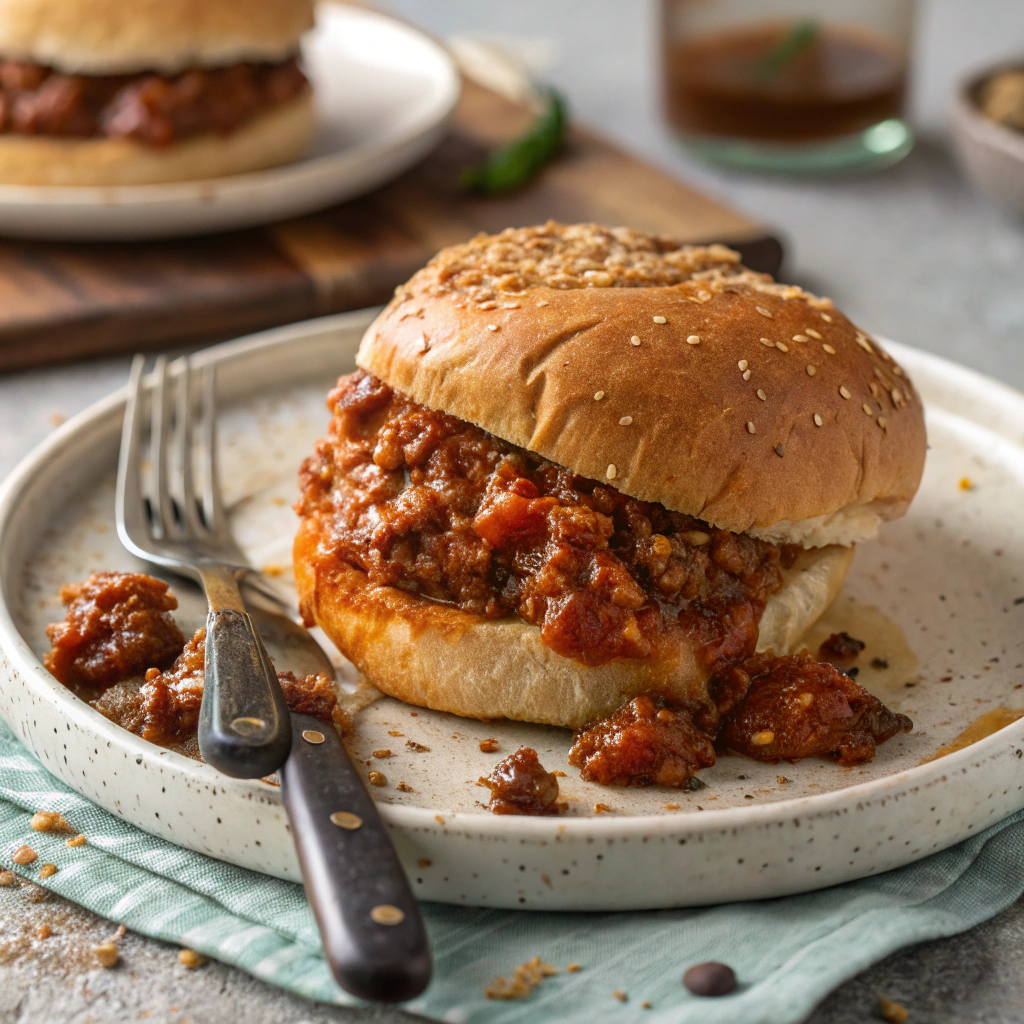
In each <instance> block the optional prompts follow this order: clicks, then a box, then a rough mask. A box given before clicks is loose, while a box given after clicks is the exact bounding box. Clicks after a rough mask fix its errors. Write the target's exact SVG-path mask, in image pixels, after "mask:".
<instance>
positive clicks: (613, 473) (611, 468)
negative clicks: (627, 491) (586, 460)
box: [604, 462, 619, 480]
mask: <svg viewBox="0 0 1024 1024" xmlns="http://www.w3.org/2000/svg"><path fill="white" fill-rule="evenodd" d="M604 475H605V476H606V477H608V479H609V480H614V479H615V478H616V477H617V476H618V475H619V471H618V470H617V469H616V468H615V463H614V462H610V463H609V464H608V468H607V469H606V470H605V471H604Z"/></svg>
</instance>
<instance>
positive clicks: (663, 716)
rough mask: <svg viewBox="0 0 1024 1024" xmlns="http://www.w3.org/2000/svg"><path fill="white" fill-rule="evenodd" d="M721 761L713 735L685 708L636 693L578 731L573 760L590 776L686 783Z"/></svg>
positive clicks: (633, 781) (615, 780) (646, 782)
mask: <svg viewBox="0 0 1024 1024" xmlns="http://www.w3.org/2000/svg"><path fill="white" fill-rule="evenodd" d="M714 763H715V747H714V744H713V743H712V741H711V737H710V736H708V735H707V733H704V732H702V731H701V730H700V729H698V728H697V726H696V725H694V723H693V720H692V718H691V717H690V716H689V715H688V714H687V713H686V712H685V711H679V710H675V709H673V708H669V707H665V705H664V704H663V703H662V702H661V701H658V700H655V699H654V698H652V697H634V698H633V700H631V701H630V702H629V703H628V704H624V705H623V706H622V707H621V708H619V710H618V711H616V712H615V713H614V714H613V715H611V716H610V717H609V718H606V719H604V720H603V721H601V722H597V723H596V724H594V725H592V726H589V727H588V728H586V729H583V730H581V731H580V732H578V733H577V734H576V741H575V742H574V743H573V746H572V749H571V750H570V751H569V764H571V765H572V766H573V767H575V768H579V769H580V778H581V779H583V780H584V781H585V782H599V783H602V784H603V785H606V786H608V785H621V784H631V785H634V786H650V785H659V786H683V785H685V784H686V783H687V782H689V781H690V779H691V778H693V775H694V773H695V772H697V771H699V770H700V769H701V768H710V767H711V765H713V764H714Z"/></svg>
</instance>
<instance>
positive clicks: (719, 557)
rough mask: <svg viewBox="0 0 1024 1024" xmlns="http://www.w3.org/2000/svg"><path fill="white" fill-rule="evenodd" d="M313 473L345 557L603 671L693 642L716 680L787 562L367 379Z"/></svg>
mask: <svg viewBox="0 0 1024 1024" xmlns="http://www.w3.org/2000/svg"><path fill="white" fill-rule="evenodd" d="M328 405H329V408H330V409H331V410H332V412H333V414H334V417H333V420H332V423H331V428H330V432H329V435H328V437H327V438H326V439H325V440H323V441H321V442H320V443H319V444H318V446H317V450H316V453H315V454H314V455H313V456H312V457H311V458H309V459H307V461H306V462H305V464H304V466H303V468H302V473H301V485H302V491H303V495H302V499H301V501H300V502H299V505H298V506H297V509H298V511H299V513H300V514H301V515H303V516H316V517H318V518H319V520H320V526H321V528H322V534H323V536H324V537H325V538H326V544H328V545H329V546H330V555H331V556H333V557H335V558H337V559H338V560H339V561H341V562H345V563H348V564H350V565H353V566H356V567H358V568H360V569H362V570H363V571H364V572H366V573H367V575H368V576H369V578H370V580H371V581H372V582H373V583H375V584H387V585H391V586H396V587H401V588H403V589H405V590H409V591H412V592H413V593H417V594H422V595H423V596H425V597H429V598H432V599H433V600H437V601H444V602H448V603H451V604H454V605H457V606H458V607H460V608H463V609H465V610H466V611H469V612H474V613H477V614H480V615H484V616H487V617H489V618H496V617H498V616H501V615H505V614H508V613H509V612H515V613H517V614H518V615H519V616H521V617H522V618H523V619H525V620H526V621H527V622H529V623H532V624H533V625H536V626H539V627H540V631H541V638H542V639H543V641H544V643H545V644H547V646H548V647H550V648H551V649H552V650H554V651H556V652H557V653H558V654H561V655H564V656H565V657H571V658H576V659H577V660H579V661H582V662H584V663H586V664H590V665H600V664H604V663H606V662H609V661H612V660H614V659H616V658H647V657H657V656H658V654H659V652H660V649H661V648H663V647H665V648H668V647H670V646H672V645H674V644H676V643H678V642H679V640H680V635H679V634H680V633H681V634H684V635H685V637H686V638H687V639H688V642H689V643H691V644H692V645H693V646H695V647H696V648H697V649H698V650H699V652H700V655H701V657H702V659H703V661H704V663H705V664H706V665H708V666H711V667H713V666H715V665H717V664H720V663H727V662H731V661H734V660H736V659H740V658H743V657H746V656H749V655H750V654H752V653H753V651H754V646H755V644H756V641H757V629H758V621H759V620H760V617H761V613H762V611H763V609H764V604H765V601H766V600H767V598H768V596H769V595H770V594H772V593H773V592H775V591H776V590H778V589H779V587H780V586H781V582H782V567H783V564H784V561H785V560H786V559H787V555H788V554H789V553H788V552H787V551H785V550H784V549H782V548H780V547H778V546H776V545H771V544H767V543H764V542H762V541H758V540H755V539H753V538H752V537H748V536H746V535H743V534H734V533H729V532H727V531H725V530H716V529H714V528H713V527H710V526H709V525H708V524H707V523H704V522H702V521H700V520H698V519H694V518H693V517H692V516H687V515H683V514H681V513H677V512H670V511H669V510H667V509H666V508H664V507H663V506H662V505H658V504H653V503H650V502H644V501H638V500H636V499H634V498H630V497H627V496H626V495H624V494H622V493H621V492H619V491H617V490H616V489H615V488H614V487H610V486H607V485H605V484H601V483H598V482H595V481H593V480H588V479H586V478H584V477H580V476H576V475H575V474H573V473H571V472H570V471H569V470H567V469H563V468H562V467H560V466H557V465H555V464H554V463H551V462H548V461H546V460H545V459H542V458H540V457H539V456H537V455H534V454H532V453H530V452H527V451H524V450H523V449H521V448H517V447H515V446H514V445H511V444H508V443H506V442H504V441H501V440H499V439H498V438H496V437H494V436H492V435H490V434H488V433H486V432H485V431H483V430H481V429H479V428H478V427H475V426H472V425H471V424H469V423H465V422H464V421H462V420H459V419H457V418H455V417H453V416H446V415H444V414H443V413H439V412H434V411H433V410H430V409H426V408H424V407H423V406H420V405H417V404H416V403H415V402H413V401H411V400H410V399H408V398H406V397H405V396H404V395H402V394H401V393H399V392H397V391H394V390H392V389H391V388H390V387H388V386H387V385H386V384H384V383H382V382H381V381H380V380H378V379H377V378H376V377H373V376H371V375H369V374H366V373H363V372H358V373H354V374H352V375H350V376H348V377H343V378H341V380H340V381H339V382H338V386H337V387H336V388H335V390H334V391H332V392H331V395H330V396H329V399H328Z"/></svg>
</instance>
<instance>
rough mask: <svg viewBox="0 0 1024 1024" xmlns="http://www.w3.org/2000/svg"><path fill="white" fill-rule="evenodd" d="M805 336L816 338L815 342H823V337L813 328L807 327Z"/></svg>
mask: <svg viewBox="0 0 1024 1024" xmlns="http://www.w3.org/2000/svg"><path fill="white" fill-rule="evenodd" d="M804 334H806V335H807V336H808V337H810V338H814V340H815V341H821V335H820V334H819V333H818V332H817V331H816V330H815V329H814V328H813V327H805V328H804Z"/></svg>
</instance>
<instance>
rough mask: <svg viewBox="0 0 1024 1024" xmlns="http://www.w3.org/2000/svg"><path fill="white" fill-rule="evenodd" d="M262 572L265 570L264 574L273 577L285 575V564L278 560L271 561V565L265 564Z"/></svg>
mask: <svg viewBox="0 0 1024 1024" xmlns="http://www.w3.org/2000/svg"><path fill="white" fill-rule="evenodd" d="M262 572H263V575H264V576H271V577H277V576H283V575H284V566H283V565H278V564H277V563H276V562H271V563H270V564H269V565H265V566H263V569H262Z"/></svg>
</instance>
